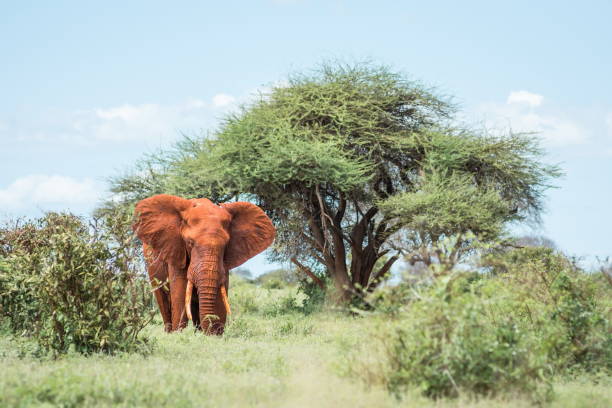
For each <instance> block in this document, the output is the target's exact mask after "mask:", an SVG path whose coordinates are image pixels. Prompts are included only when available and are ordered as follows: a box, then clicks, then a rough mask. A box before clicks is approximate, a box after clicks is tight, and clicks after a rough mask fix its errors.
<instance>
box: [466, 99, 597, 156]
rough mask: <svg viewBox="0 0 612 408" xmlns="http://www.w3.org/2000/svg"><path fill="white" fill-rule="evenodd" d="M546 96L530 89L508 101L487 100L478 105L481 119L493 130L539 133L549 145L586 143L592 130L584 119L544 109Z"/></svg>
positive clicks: (477, 111) (478, 114)
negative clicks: (542, 104)
mask: <svg viewBox="0 0 612 408" xmlns="http://www.w3.org/2000/svg"><path fill="white" fill-rule="evenodd" d="M543 99H544V97H543V96H542V95H537V94H532V93H529V92H527V91H518V92H511V93H510V94H509V95H508V98H507V99H506V103H499V102H490V103H484V104H481V105H480V106H478V107H477V108H476V109H475V115H476V117H477V118H478V119H484V123H485V126H486V127H488V128H489V129H492V130H493V131H503V130H507V129H511V130H512V131H514V132H535V133H538V134H539V135H540V136H541V137H542V138H543V141H544V143H545V144H546V145H548V146H557V147H558V146H569V145H577V144H584V143H586V142H588V140H589V131H588V130H587V128H586V127H585V126H583V125H582V123H581V122H580V121H579V120H577V119H575V118H572V115H568V114H565V113H562V112H556V111H551V110H550V109H549V110H543V109H542V108H541V107H540V105H541V103H542V100H543Z"/></svg>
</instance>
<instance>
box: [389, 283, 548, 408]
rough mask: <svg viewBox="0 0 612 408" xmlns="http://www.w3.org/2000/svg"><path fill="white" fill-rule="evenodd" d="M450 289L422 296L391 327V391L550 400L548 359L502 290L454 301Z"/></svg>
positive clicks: (462, 295) (446, 286)
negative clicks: (511, 395)
mask: <svg viewBox="0 0 612 408" xmlns="http://www.w3.org/2000/svg"><path fill="white" fill-rule="evenodd" d="M451 286H452V285H451V281H447V282H444V283H443V284H440V285H439V286H436V287H434V288H433V289H432V290H431V291H429V292H426V293H422V294H421V299H420V300H419V301H418V302H414V304H413V305H412V306H411V308H410V312H409V313H407V314H405V315H404V316H402V317H401V318H400V319H399V320H397V321H396V322H395V323H394V324H392V326H391V329H390V333H389V336H388V338H385V340H384V345H385V350H386V353H387V359H388V362H389V371H388V374H387V378H386V383H387V386H388V388H389V389H390V391H392V392H393V393H395V394H401V393H402V392H403V391H404V390H405V389H406V388H407V387H409V386H412V387H417V388H419V389H420V390H421V391H422V392H423V393H424V394H425V395H427V396H430V397H433V398H438V397H443V396H453V397H456V396H458V395H460V394H461V393H474V394H482V395H490V394H496V393H500V392H512V391H517V392H523V393H527V394H530V395H533V396H535V397H536V398H540V397H542V396H546V394H547V392H548V391H549V388H548V385H547V381H548V375H549V374H550V369H549V367H548V365H547V359H546V355H545V353H544V352H543V351H542V350H541V348H540V347H539V346H538V342H537V340H538V339H537V337H536V336H534V335H533V333H532V332H530V331H529V330H528V328H526V327H524V326H522V325H521V324H520V323H521V322H520V321H517V319H516V316H514V315H513V314H512V313H511V311H512V309H513V303H512V301H511V300H510V299H509V298H508V297H507V296H505V295H504V294H503V290H504V289H503V287H502V286H501V285H498V286H499V287H498V288H497V289H498V291H499V292H502V293H498V294H497V295H496V296H493V297H486V296H481V295H480V294H478V293H476V292H474V291H470V292H467V293H461V291H458V293H455V294H452V295H449V290H452V289H451ZM449 296H450V297H449Z"/></svg>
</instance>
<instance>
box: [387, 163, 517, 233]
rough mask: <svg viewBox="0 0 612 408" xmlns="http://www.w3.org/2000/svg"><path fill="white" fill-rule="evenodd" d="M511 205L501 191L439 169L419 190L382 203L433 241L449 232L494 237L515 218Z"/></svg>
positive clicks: (424, 181)
mask: <svg viewBox="0 0 612 408" xmlns="http://www.w3.org/2000/svg"><path fill="white" fill-rule="evenodd" d="M508 206H509V202H507V201H505V200H504V199H503V197H502V196H501V195H500V194H499V192H498V191H496V190H494V189H486V188H481V187H477V186H475V185H474V184H473V183H472V181H471V180H470V179H469V177H468V176H467V175H458V174H452V175H443V174H440V173H437V172H434V173H432V174H430V175H428V176H427V177H425V178H423V179H422V180H421V185H420V188H419V190H418V191H416V192H406V193H402V194H397V195H395V196H393V197H391V198H389V199H387V200H385V201H383V202H382V203H381V205H380V207H381V209H382V210H383V211H385V212H386V213H388V214H390V215H392V216H394V217H397V218H398V219H400V220H401V221H402V222H403V223H404V226H405V227H406V228H407V229H408V230H410V231H413V232H414V233H416V234H420V235H421V236H423V235H429V236H430V237H431V238H430V240H431V241H438V240H439V239H440V237H442V236H444V235H448V233H449V231H452V232H454V233H456V234H465V233H467V232H468V231H471V232H473V233H475V234H478V235H479V236H480V237H482V238H485V239H486V238H489V239H490V238H495V237H497V236H499V234H500V232H501V231H502V227H503V223H504V221H508V220H510V219H511V218H512V217H511V215H510V211H509V208H508Z"/></svg>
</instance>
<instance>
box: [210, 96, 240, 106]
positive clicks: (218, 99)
mask: <svg viewBox="0 0 612 408" xmlns="http://www.w3.org/2000/svg"><path fill="white" fill-rule="evenodd" d="M235 101H236V98H234V97H233V96H231V95H228V94H224V93H220V94H217V95H215V96H214V97H213V106H214V107H215V108H222V107H224V106H228V105H231V104H232V103H234V102H235Z"/></svg>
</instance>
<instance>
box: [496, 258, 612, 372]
mask: <svg viewBox="0 0 612 408" xmlns="http://www.w3.org/2000/svg"><path fill="white" fill-rule="evenodd" d="M493 270H494V271H495V273H496V274H498V275H499V276H500V278H501V279H503V280H504V282H506V283H507V284H509V285H510V286H511V287H513V288H514V293H515V294H516V296H517V299H518V300H519V305H518V308H517V310H516V312H515V313H520V314H521V315H522V316H523V318H524V319H526V320H528V321H529V322H530V324H531V325H532V326H533V329H534V330H537V331H539V332H540V333H541V335H542V340H543V342H544V344H545V345H546V347H547V352H548V353H549V357H550V359H551V361H552V362H554V364H555V367H556V368H557V370H563V369H567V368H580V369H586V370H598V369H606V370H612V325H611V322H610V308H609V305H606V304H605V303H604V302H606V299H610V298H611V297H612V290H611V289H612V287H610V286H609V285H606V284H605V283H604V282H603V281H601V282H600V281H599V279H598V276H597V275H594V274H588V273H585V272H584V271H582V270H581V269H580V268H578V267H577V266H576V264H575V262H573V261H572V260H571V259H568V258H567V257H565V256H564V255H563V254H560V253H558V252H556V251H555V250H553V249H550V248H544V247H536V248H521V249H514V250H511V251H508V252H506V253H504V254H503V255H501V256H498V257H497V258H496V262H495V267H494V269H493Z"/></svg>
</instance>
